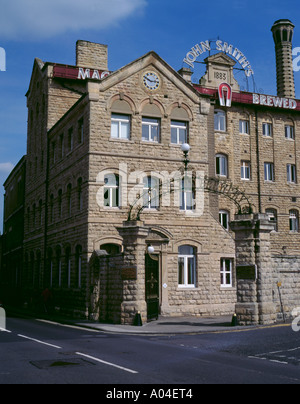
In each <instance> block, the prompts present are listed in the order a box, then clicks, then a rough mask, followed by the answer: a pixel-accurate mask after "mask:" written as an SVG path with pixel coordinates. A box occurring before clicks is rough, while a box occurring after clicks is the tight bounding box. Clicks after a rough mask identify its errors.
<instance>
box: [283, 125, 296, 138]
mask: <svg viewBox="0 0 300 404" xmlns="http://www.w3.org/2000/svg"><path fill="white" fill-rule="evenodd" d="M285 137H286V139H291V140H294V139H295V130H294V126H293V125H285Z"/></svg>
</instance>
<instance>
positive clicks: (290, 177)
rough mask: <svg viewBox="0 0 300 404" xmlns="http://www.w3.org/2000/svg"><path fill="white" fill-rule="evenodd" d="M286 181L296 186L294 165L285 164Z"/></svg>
mask: <svg viewBox="0 0 300 404" xmlns="http://www.w3.org/2000/svg"><path fill="white" fill-rule="evenodd" d="M286 169H287V181H288V182H290V183H292V184H296V183H297V171H296V165H295V164H287V166H286Z"/></svg>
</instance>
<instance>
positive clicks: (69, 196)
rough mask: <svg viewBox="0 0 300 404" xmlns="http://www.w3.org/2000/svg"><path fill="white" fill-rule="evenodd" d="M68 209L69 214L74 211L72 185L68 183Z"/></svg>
mask: <svg viewBox="0 0 300 404" xmlns="http://www.w3.org/2000/svg"><path fill="white" fill-rule="evenodd" d="M67 209H68V216H71V213H72V185H71V184H68V187H67Z"/></svg>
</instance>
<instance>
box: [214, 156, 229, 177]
mask: <svg viewBox="0 0 300 404" xmlns="http://www.w3.org/2000/svg"><path fill="white" fill-rule="evenodd" d="M216 174H217V175H219V176H220V177H228V158H227V156H226V155H225V154H217V155H216Z"/></svg>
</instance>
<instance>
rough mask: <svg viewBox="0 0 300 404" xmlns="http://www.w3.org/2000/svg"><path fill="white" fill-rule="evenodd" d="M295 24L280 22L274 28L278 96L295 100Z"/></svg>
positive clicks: (285, 21) (288, 21) (287, 21)
mask: <svg viewBox="0 0 300 404" xmlns="http://www.w3.org/2000/svg"><path fill="white" fill-rule="evenodd" d="M294 28H295V26H294V24H293V23H292V22H291V21H290V20H278V21H276V22H275V23H274V25H273V27H272V32H273V38H274V42H275V50H276V69H277V95H278V96H279V97H283V98H295V82H294V71H293V56H292V40H293V34H294Z"/></svg>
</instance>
